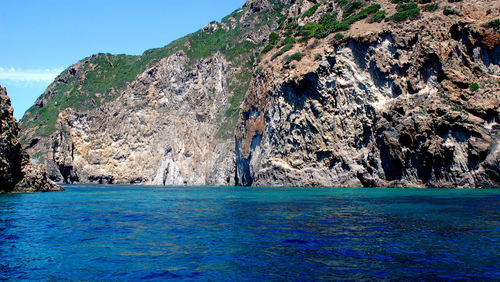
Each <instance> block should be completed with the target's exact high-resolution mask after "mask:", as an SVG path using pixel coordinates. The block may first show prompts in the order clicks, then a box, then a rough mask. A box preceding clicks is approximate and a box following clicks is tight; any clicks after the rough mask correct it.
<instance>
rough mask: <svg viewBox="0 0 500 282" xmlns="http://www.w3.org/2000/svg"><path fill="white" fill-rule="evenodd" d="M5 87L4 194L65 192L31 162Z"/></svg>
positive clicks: (0, 150)
mask: <svg viewBox="0 0 500 282" xmlns="http://www.w3.org/2000/svg"><path fill="white" fill-rule="evenodd" d="M12 114H13V109H12V106H11V104H10V99H9V97H8V96H7V91H6V89H5V88H3V87H1V86H0V134H1V135H0V193H2V192H41V191H61V190H64V189H63V188H62V187H61V186H59V185H56V184H55V183H54V182H53V181H52V180H50V179H49V177H48V175H47V172H46V171H45V169H43V168H42V167H37V166H34V165H33V164H31V163H30V159H29V155H28V154H27V153H26V152H25V151H24V150H23V149H22V147H21V144H20V143H19V142H18V140H17V135H18V131H19V129H18V125H17V122H16V120H15V119H14V117H13V115H12Z"/></svg>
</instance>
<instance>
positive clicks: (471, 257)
mask: <svg viewBox="0 0 500 282" xmlns="http://www.w3.org/2000/svg"><path fill="white" fill-rule="evenodd" d="M66 188H67V189H68V191H66V192H52V193H37V194H10V195H0V279H5V278H6V279H13V280H18V279H27V280H49V279H55V280H62V279H71V280H137V279H145V280H160V279H168V278H174V279H175V278H177V279H184V280H256V279H259V280H282V279H300V280H318V279H368V280H372V279H388V280H389V279H428V280H435V279H441V280H443V279H475V280H485V279H500V190H439V189H428V190H419V189H367V188H364V189H363V188H359V189H352V188H351V189H349V188H345V189H344V188H332V189H311V188H289V189H279V188H241V187H232V188H207V187H199V188H184V187H182V188H176V187H172V188H165V187H137V186H90V185H88V186H76V185H74V186H67V187H66Z"/></svg>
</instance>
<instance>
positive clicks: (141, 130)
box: [51, 52, 235, 185]
mask: <svg viewBox="0 0 500 282" xmlns="http://www.w3.org/2000/svg"><path fill="white" fill-rule="evenodd" d="M225 67H226V62H225V60H224V59H223V57H222V56H220V55H216V56H214V57H210V58H207V59H204V60H202V61H201V62H200V63H199V64H197V65H196V66H195V67H194V68H192V70H190V69H188V66H187V58H186V57H185V55H184V54H183V53H182V52H179V53H177V54H175V55H173V56H170V57H169V58H165V59H162V60H161V61H160V62H159V63H158V64H156V65H155V66H153V67H152V68H149V69H147V70H146V71H145V72H144V73H143V74H142V75H140V76H139V77H138V78H137V79H136V80H134V82H132V83H131V84H130V85H129V87H128V88H127V89H126V90H125V91H124V92H123V93H122V94H121V96H120V97H119V98H118V99H117V100H116V101H114V102H113V103H108V104H106V105H103V106H101V107H99V108H97V109H95V110H91V111H88V112H85V113H77V112H75V111H73V110H71V109H67V110H65V111H63V112H62V113H60V114H59V118H58V123H57V126H58V130H57V133H56V134H55V135H54V136H53V137H52V140H53V143H52V146H51V150H52V152H51V154H52V158H53V163H54V164H55V165H56V168H55V171H56V172H57V173H58V175H56V180H58V181H63V182H66V183H73V182H80V183H145V184H153V185H205V184H208V185H229V184H232V183H234V167H235V165H234V153H233V150H234V143H233V142H234V141H233V140H232V139H229V140H222V139H218V138H216V137H215V133H216V132H217V131H218V130H219V127H220V122H219V120H220V118H221V116H222V115H224V108H225V105H227V103H228V96H227V94H228V93H227V90H226V87H225V85H224V82H225Z"/></svg>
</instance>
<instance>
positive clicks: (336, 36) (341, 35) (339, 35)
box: [333, 32, 344, 41]
mask: <svg viewBox="0 0 500 282" xmlns="http://www.w3.org/2000/svg"><path fill="white" fill-rule="evenodd" d="M333 38H335V40H337V41H338V40H341V39H342V38H344V35H343V34H342V33H340V32H339V33H337V34H335V36H334V37H333Z"/></svg>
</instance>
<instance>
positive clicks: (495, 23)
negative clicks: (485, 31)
mask: <svg viewBox="0 0 500 282" xmlns="http://www.w3.org/2000/svg"><path fill="white" fill-rule="evenodd" d="M484 27H486V28H495V29H500V18H498V19H496V20H493V21H490V22H488V23H487V24H485V25H484Z"/></svg>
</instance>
